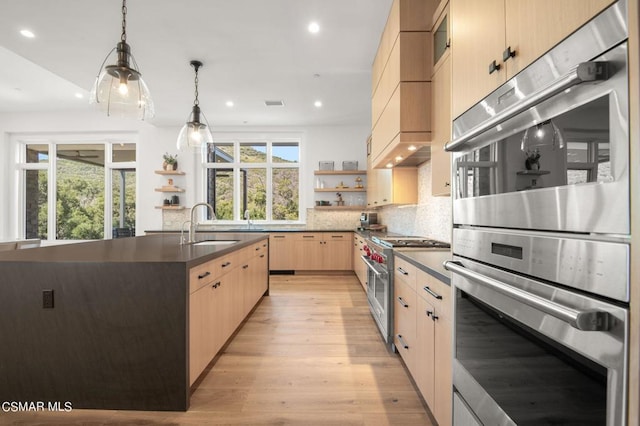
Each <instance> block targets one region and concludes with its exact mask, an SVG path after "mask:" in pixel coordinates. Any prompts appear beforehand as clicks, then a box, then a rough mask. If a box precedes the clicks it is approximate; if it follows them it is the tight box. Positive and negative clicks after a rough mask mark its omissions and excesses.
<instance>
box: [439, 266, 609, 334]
mask: <svg viewBox="0 0 640 426" xmlns="http://www.w3.org/2000/svg"><path fill="white" fill-rule="evenodd" d="M444 267H445V269H447V270H448V271H451V272H453V273H455V274H458V275H461V276H463V277H465V278H468V279H470V280H472V281H475V282H476V283H478V284H482V285H483V286H485V287H488V288H490V289H492V290H494V291H496V292H498V293H501V294H503V295H505V296H508V297H510V298H512V299H515V300H517V301H518V302H521V303H524V304H526V305H529V306H531V307H532V308H535V309H538V310H540V311H542V312H545V313H547V314H549V315H551V316H554V317H556V318H558V319H559V320H562V321H564V322H566V323H567V324H569V325H570V326H572V327H574V328H577V329H578V330H583V331H606V330H608V329H609V326H610V318H609V313H608V312H601V311H579V310H576V309H572V308H569V307H567V306H563V305H561V304H559V303H556V302H553V301H551V300H548V299H545V298H543V297H540V296H536V295H535V294H531V293H527V292H526V291H523V290H520V289H518V288H515V287H511V286H509V285H507V284H504V283H502V282H500V281H497V280H494V279H493V278H489V277H486V276H484V275H481V274H479V273H477V272H474V271H471V270H469V269H467V268H465V267H464V266H463V265H462V264H461V263H460V262H454V261H447V262H445V263H444Z"/></svg>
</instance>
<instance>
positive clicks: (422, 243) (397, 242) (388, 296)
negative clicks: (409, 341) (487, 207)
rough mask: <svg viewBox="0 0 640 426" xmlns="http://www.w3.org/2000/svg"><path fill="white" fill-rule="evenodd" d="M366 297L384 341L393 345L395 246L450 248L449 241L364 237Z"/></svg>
mask: <svg viewBox="0 0 640 426" xmlns="http://www.w3.org/2000/svg"><path fill="white" fill-rule="evenodd" d="M365 241H366V243H367V245H366V246H365V248H364V250H365V253H366V255H363V256H362V261H363V262H364V263H365V264H366V265H367V298H368V300H369V308H370V310H371V314H372V315H373V318H374V319H375V321H376V324H377V325H378V328H379V329H380V333H381V334H382V337H383V339H384V341H385V342H386V343H388V344H390V345H391V347H393V302H392V299H393V271H394V266H393V249H394V248H402V249H403V250H409V249H416V250H448V249H449V247H450V245H449V243H445V242H442V241H436V240H432V239H427V238H423V237H412V236H408V237H405V236H403V237H376V236H373V237H371V238H366V239H365Z"/></svg>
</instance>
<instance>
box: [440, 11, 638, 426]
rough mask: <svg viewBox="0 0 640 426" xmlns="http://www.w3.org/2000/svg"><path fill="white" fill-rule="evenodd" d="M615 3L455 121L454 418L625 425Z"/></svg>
mask: <svg viewBox="0 0 640 426" xmlns="http://www.w3.org/2000/svg"><path fill="white" fill-rule="evenodd" d="M626 16H627V4H626V0H621V1H618V2H617V3H615V4H613V5H612V6H611V7H609V8H608V9H606V10H605V11H603V12H602V13H601V14H600V15H598V16H597V17H596V18H594V19H593V20H592V21H591V22H589V23H588V24H587V25H585V26H584V27H582V28H581V29H579V30H578V31H577V32H575V33H574V34H572V35H571V36H570V37H569V38H567V39H566V40H565V41H563V42H562V43H560V44H559V45H557V46H556V47H555V48H554V49H552V50H551V51H549V52H548V53H547V54H546V55H544V56H543V57H542V58H541V59H539V60H538V61H536V62H534V63H533V64H532V65H530V66H529V67H528V68H526V69H525V70H523V71H522V72H521V73H519V74H518V75H516V76H515V77H514V78H513V79H512V80H510V81H508V82H507V83H505V84H504V85H503V86H501V87H500V88H499V89H497V90H496V91H495V92H493V93H492V94H491V95H489V97H487V98H486V99H484V100H483V101H482V102H481V103H479V104H477V105H476V106H474V107H473V108H471V109H470V110H469V111H467V112H466V113H464V114H463V115H462V116H460V117H459V118H457V119H456V120H455V121H454V129H453V130H454V132H453V133H454V140H453V141H452V142H451V143H449V144H448V146H447V148H448V149H449V150H450V151H453V152H454V158H453V165H454V167H453V173H454V180H453V182H454V184H453V188H452V196H453V221H454V230H453V254H454V258H453V261H451V262H448V263H447V264H446V267H447V268H448V269H449V270H450V271H451V272H452V285H453V290H454V291H455V294H456V297H455V306H454V317H455V325H454V345H455V347H454V362H453V369H454V371H453V383H454V424H459V425H462V424H465V425H466V424H474V423H476V424H483V425H513V424H518V425H536V426H537V425H546V424H548V425H551V424H553V425H556V424H575V425H587V424H597V425H603V424H606V425H609V426H613V425H624V424H626V415H627V414H626V411H627V410H626V409H627V365H628V360H627V352H628V333H629V332H628V318H629V304H628V303H629V243H630V211H629V206H630V202H629V199H630V195H629V123H628V121H629V113H628V100H629V84H628V75H627V48H628V46H627V38H628V36H627V19H626Z"/></svg>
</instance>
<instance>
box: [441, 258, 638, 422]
mask: <svg viewBox="0 0 640 426" xmlns="http://www.w3.org/2000/svg"><path fill="white" fill-rule="evenodd" d="M446 267H447V269H449V270H450V271H451V272H452V285H453V289H454V291H455V294H456V298H455V304H454V318H455V326H454V362H453V383H454V388H455V391H456V392H458V394H459V396H460V397H461V398H462V399H463V400H464V402H465V403H466V404H467V405H468V407H469V408H470V410H471V411H472V412H473V414H474V415H475V416H477V418H478V419H479V420H480V422H481V423H482V424H485V425H498V424H499V425H515V424H517V425H536V426H539V425H557V424H575V425H590V424H593V425H605V424H606V425H609V426H613V425H623V424H625V418H626V394H627V390H626V363H627V360H626V351H625V347H626V344H627V341H628V325H627V324H628V310H626V309H623V308H621V307H619V306H615V305H612V304H609V303H606V302H603V301H599V300H595V299H592V298H589V297H586V296H584V295H582V294H578V293H573V292H569V291H566V290H564V289H560V288H556V287H554V286H552V285H550V284H547V283H543V282H541V281H536V280H532V279H529V278H525V277H523V276H519V275H515V274H512V273H509V272H505V271H503V270H499V269H495V268H492V267H489V266H486V265H484V264H480V263H478V262H474V261H471V260H468V259H465V258H461V257H454V261H453V262H447V264H446ZM454 424H460V422H456V419H455V418H454Z"/></svg>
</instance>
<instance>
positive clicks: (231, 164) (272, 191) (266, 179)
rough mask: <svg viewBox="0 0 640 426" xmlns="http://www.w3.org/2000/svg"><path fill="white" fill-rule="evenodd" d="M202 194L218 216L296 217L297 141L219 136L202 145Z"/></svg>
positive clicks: (297, 201)
mask: <svg viewBox="0 0 640 426" xmlns="http://www.w3.org/2000/svg"><path fill="white" fill-rule="evenodd" d="M206 152H207V158H206V162H205V165H204V167H205V175H206V178H205V179H206V184H205V195H206V200H207V202H208V203H209V204H211V205H212V206H213V207H214V211H215V213H216V218H217V219H218V220H230V221H237V220H241V219H244V217H245V215H244V214H245V212H247V211H248V212H249V216H250V218H251V220H261V221H267V222H274V221H298V220H300V184H299V182H300V142H299V141H298V140H273V141H271V140H251V141H249V140H221V141H216V142H214V143H211V144H209V145H208V146H207V151H206Z"/></svg>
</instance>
